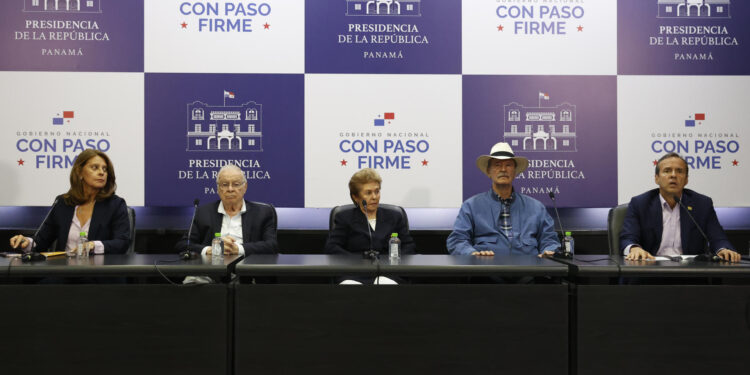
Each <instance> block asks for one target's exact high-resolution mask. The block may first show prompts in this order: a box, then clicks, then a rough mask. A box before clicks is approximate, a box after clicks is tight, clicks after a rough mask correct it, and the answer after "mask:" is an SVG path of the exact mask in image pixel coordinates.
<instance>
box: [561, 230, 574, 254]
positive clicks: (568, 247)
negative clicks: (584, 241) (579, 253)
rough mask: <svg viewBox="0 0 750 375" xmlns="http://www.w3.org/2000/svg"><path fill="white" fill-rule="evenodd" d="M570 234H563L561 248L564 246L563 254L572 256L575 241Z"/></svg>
mask: <svg viewBox="0 0 750 375" xmlns="http://www.w3.org/2000/svg"><path fill="white" fill-rule="evenodd" d="M571 234H572V233H571V232H565V238H563V246H565V253H566V254H570V255H573V254H575V240H574V239H573V236H572V235H571Z"/></svg>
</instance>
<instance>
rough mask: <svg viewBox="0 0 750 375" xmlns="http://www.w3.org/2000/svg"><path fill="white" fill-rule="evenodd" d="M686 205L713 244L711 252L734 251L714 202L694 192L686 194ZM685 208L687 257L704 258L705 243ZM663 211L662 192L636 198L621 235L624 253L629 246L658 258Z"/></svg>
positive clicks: (682, 225)
mask: <svg viewBox="0 0 750 375" xmlns="http://www.w3.org/2000/svg"><path fill="white" fill-rule="evenodd" d="M682 204H683V205H684V206H685V207H687V209H688V210H689V211H690V214H692V215H693V217H694V218H695V221H696V222H697V223H698V225H699V226H700V228H701V229H702V230H703V232H705V233H706V236H707V237H708V240H709V249H710V250H711V252H713V253H716V252H717V251H718V250H720V249H729V250H734V247H733V246H732V244H731V243H730V242H729V240H728V239H727V236H726V234H724V229H722V227H721V224H719V219H718V218H717V217H716V211H715V210H714V203H713V201H712V200H711V198H709V197H707V196H705V195H702V194H698V193H696V192H694V191H692V190H690V189H684V190H683V191H682ZM685 207H680V236H681V239H682V252H683V254H702V253H704V249H705V242H706V241H705V240H704V239H703V236H702V235H701V233H700V231H698V229H697V228H696V226H695V224H693V221H692V220H690V217H689V216H688V213H687V212H686V210H685ZM662 220H663V219H662V208H661V200H660V199H659V189H654V190H651V191H648V192H646V193H643V194H641V195H639V196H636V197H633V199H631V200H630V204H629V205H628V213H627V214H626V215H625V221H624V222H623V225H622V230H621V231H620V251H621V252H622V251H623V250H624V249H625V248H626V247H627V246H629V245H633V244H636V245H640V246H641V247H642V248H643V249H644V250H646V251H648V252H649V253H651V254H653V255H655V254H656V252H657V251H658V250H659V245H661V235H662V232H663V229H664V228H663V226H662Z"/></svg>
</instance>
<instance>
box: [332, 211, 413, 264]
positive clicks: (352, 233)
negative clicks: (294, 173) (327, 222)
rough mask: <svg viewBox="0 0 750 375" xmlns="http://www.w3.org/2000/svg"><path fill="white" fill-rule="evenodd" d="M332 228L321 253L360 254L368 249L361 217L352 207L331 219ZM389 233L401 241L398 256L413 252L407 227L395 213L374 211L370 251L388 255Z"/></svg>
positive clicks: (365, 221) (365, 231) (366, 235)
mask: <svg viewBox="0 0 750 375" xmlns="http://www.w3.org/2000/svg"><path fill="white" fill-rule="evenodd" d="M333 223H334V227H333V229H332V230H331V231H330V232H328V241H326V246H325V251H326V253H328V254H350V253H364V252H365V251H367V250H368V249H369V247H370V235H369V234H368V231H367V226H369V225H370V223H368V222H367V218H366V217H365V214H364V213H363V212H362V211H361V210H360V209H359V207H357V206H354V207H353V208H352V209H349V210H343V211H341V212H339V213H337V214H336V216H335V217H334V218H333ZM391 233H398V238H399V239H400V240H401V253H402V254H413V253H414V252H415V249H416V245H415V244H414V240H413V239H412V238H411V235H410V234H409V228H408V227H407V225H406V222H405V221H404V219H403V217H402V216H401V214H400V213H399V212H396V211H392V210H385V209H381V208H378V213H377V219H376V221H375V230H374V231H372V249H373V250H377V251H379V252H380V253H381V254H387V253H388V240H389V239H390V238H391Z"/></svg>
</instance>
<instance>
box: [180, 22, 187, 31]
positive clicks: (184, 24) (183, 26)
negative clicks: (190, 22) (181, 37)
mask: <svg viewBox="0 0 750 375" xmlns="http://www.w3.org/2000/svg"><path fill="white" fill-rule="evenodd" d="M180 26H182V28H183V29H187V24H186V23H185V21H182V23H181V24H180Z"/></svg>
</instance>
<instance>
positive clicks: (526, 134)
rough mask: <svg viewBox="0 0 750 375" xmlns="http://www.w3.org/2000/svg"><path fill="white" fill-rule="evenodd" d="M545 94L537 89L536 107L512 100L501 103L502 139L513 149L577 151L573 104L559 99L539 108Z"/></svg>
mask: <svg viewBox="0 0 750 375" xmlns="http://www.w3.org/2000/svg"><path fill="white" fill-rule="evenodd" d="M542 100H546V101H549V95H548V94H546V93H544V92H539V103H538V106H537V107H526V106H523V105H520V104H518V103H516V102H512V103H510V104H507V105H505V106H503V125H504V128H503V139H505V141H506V142H508V143H510V144H511V146H512V147H513V148H514V149H516V148H519V149H520V150H523V151H526V152H530V151H540V152H544V151H547V152H552V151H555V152H577V151H578V149H577V147H576V106H575V105H572V104H569V103H566V102H563V103H562V104H559V105H557V106H554V107H542V105H541V101H542Z"/></svg>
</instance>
